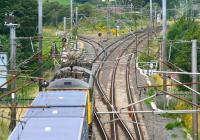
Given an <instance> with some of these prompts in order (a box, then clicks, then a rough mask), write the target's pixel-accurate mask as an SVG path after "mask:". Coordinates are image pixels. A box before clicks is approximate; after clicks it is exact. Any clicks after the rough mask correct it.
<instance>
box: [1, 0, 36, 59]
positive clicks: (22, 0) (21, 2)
mask: <svg viewBox="0 0 200 140" xmlns="http://www.w3.org/2000/svg"><path fill="white" fill-rule="evenodd" d="M8 11H9V12H12V11H14V15H15V20H16V21H15V23H17V24H20V28H17V31H16V32H17V33H16V35H17V36H18V37H19V36H22V37H23V36H25V37H29V36H34V35H36V34H35V31H36V27H37V1H36V0H9V1H3V2H2V1H0V33H1V35H3V36H1V40H2V43H3V45H4V48H3V50H4V51H7V52H10V51H9V50H10V48H9V41H8V38H9V28H8V27H6V26H5V25H4V22H5V13H6V12H8ZM33 43H34V42H33ZM19 44H20V46H21V47H20V48H18V49H17V62H21V61H23V60H24V59H26V58H28V57H29V56H31V55H32V49H31V45H30V41H25V40H20V41H19V40H18V41H17V45H19Z"/></svg>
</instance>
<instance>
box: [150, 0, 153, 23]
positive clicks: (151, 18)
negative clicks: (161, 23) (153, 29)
mask: <svg viewBox="0 0 200 140" xmlns="http://www.w3.org/2000/svg"><path fill="white" fill-rule="evenodd" d="M152 10H153V8H152V0H150V22H151V24H152V21H153V11H152Z"/></svg>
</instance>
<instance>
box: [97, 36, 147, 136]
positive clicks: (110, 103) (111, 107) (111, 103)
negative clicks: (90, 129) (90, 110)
mask: <svg viewBox="0 0 200 140" xmlns="http://www.w3.org/2000/svg"><path fill="white" fill-rule="evenodd" d="M142 36H143V35H142ZM130 39H132V37H131V38H128V37H127V38H126V39H125V40H123V41H122V42H120V43H119V44H117V46H118V47H119V46H120V45H123V43H124V42H125V41H128V40H129V41H130ZM133 42H135V40H132V41H130V42H129V43H128V45H127V48H128V47H130V46H131V44H132V43H133ZM114 48H115V49H117V47H114ZM126 51H127V49H124V50H123V51H122V53H121V55H120V56H122V55H123V54H124V53H125V52H126ZM112 52H113V50H112ZM116 52H117V51H116ZM109 57H110V56H109ZM109 57H107V58H104V61H106V60H107V59H108V58H109ZM118 64H119V60H117V62H116V65H115V66H114V67H115V68H114V69H113V74H112V79H113V80H111V81H112V86H111V90H110V91H111V97H110V98H111V99H110V100H109V99H108V97H109V96H108V95H106V93H105V91H104V90H103V89H102V86H101V83H100V81H99V80H97V81H96V83H97V88H98V89H99V91H100V93H101V95H102V97H103V99H104V102H106V104H107V105H108V108H109V110H110V111H114V112H115V111H116V110H117V108H116V106H115V97H114V95H115V93H114V92H115V86H114V85H115V80H114V79H115V75H116V70H117V67H118V66H117V65H118ZM101 67H103V65H102V66H101ZM97 73H98V74H97V75H98V77H99V72H97ZM97 79H100V78H97ZM109 110H108V111H109ZM115 119H117V122H118V123H119V126H120V128H122V130H123V132H125V137H126V139H135V138H134V136H133V135H132V133H131V132H130V130H129V128H128V127H127V125H126V123H125V122H124V121H123V120H122V119H121V117H120V115H119V114H118V113H115V114H112V115H111V120H115ZM111 128H112V132H111V134H112V139H117V138H119V136H118V135H117V134H118V132H117V127H116V122H115V121H113V123H111Z"/></svg>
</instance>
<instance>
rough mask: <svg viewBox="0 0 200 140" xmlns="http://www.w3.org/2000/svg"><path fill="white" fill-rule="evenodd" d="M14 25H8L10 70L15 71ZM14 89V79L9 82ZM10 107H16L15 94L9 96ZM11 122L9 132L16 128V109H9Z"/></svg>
mask: <svg viewBox="0 0 200 140" xmlns="http://www.w3.org/2000/svg"><path fill="white" fill-rule="evenodd" d="M15 38H16V25H14V24H13V25H10V46H11V51H10V69H11V70H15V68H16V41H15ZM15 88H16V79H14V80H13V81H12V82H11V90H12V89H15ZM11 99H12V106H16V93H12V94H11ZM11 118H13V120H11V122H10V130H13V129H14V128H15V126H16V121H15V119H16V108H11Z"/></svg>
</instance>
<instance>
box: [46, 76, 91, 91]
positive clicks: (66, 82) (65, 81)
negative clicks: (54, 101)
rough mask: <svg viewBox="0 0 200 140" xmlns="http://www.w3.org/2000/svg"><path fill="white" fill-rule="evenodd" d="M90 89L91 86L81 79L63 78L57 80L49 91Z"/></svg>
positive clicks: (52, 83)
mask: <svg viewBox="0 0 200 140" xmlns="http://www.w3.org/2000/svg"><path fill="white" fill-rule="evenodd" d="M67 88H68V89H77V88H78V89H88V88H89V84H88V83H86V82H85V81H83V80H80V79H74V78H62V79H55V80H54V81H52V82H51V83H50V84H49V86H48V87H47V89H48V90H51V89H67Z"/></svg>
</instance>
